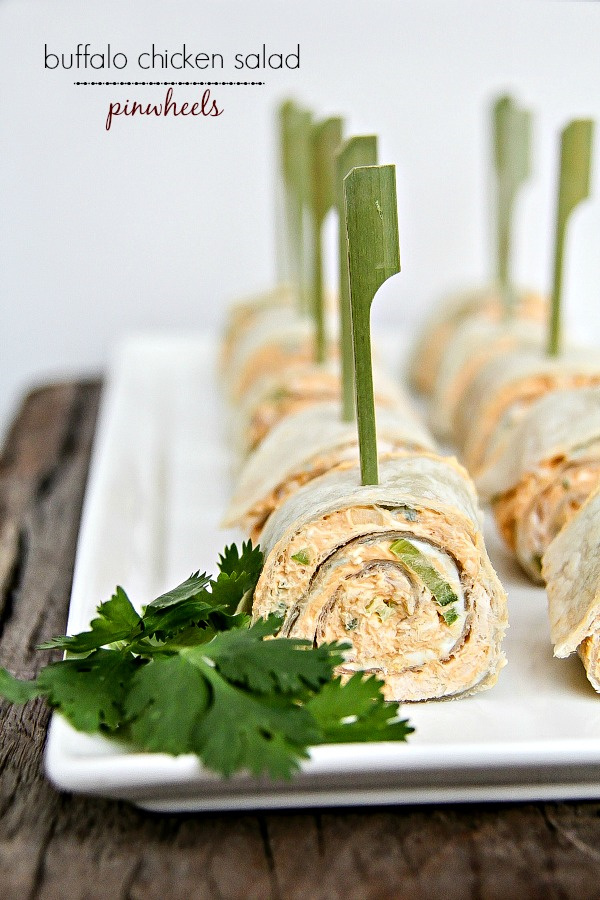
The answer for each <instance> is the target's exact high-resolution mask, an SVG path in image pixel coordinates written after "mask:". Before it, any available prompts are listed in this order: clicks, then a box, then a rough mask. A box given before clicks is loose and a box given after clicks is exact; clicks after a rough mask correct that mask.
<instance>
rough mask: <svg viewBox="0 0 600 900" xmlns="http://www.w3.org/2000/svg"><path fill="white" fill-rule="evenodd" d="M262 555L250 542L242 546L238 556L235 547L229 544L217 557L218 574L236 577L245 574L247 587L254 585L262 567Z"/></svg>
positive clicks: (257, 547) (258, 548)
mask: <svg viewBox="0 0 600 900" xmlns="http://www.w3.org/2000/svg"><path fill="white" fill-rule="evenodd" d="M263 561H264V558H263V553H262V550H261V549H260V547H259V546H258V545H257V546H256V547H253V546H252V541H247V542H246V543H244V544H242V552H241V554H240V552H239V550H238V548H237V546H236V545H235V544H231V545H230V546H229V547H225V549H224V550H223V552H222V553H221V554H220V555H219V564H218V565H219V572H221V574H223V575H238V574H240V573H241V572H245V573H246V575H247V576H248V580H249V585H248V587H250V585H251V584H256V582H257V581H258V576H259V575H260V573H261V570H262V567H263Z"/></svg>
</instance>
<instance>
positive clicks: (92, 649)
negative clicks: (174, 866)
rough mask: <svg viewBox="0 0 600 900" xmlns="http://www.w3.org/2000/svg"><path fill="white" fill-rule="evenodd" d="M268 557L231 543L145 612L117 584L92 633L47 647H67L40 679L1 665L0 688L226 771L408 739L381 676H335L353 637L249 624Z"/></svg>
mask: <svg viewBox="0 0 600 900" xmlns="http://www.w3.org/2000/svg"><path fill="white" fill-rule="evenodd" d="M262 562H263V558H262V553H261V551H260V549H259V548H258V547H253V546H252V543H251V542H248V543H247V544H243V545H242V549H241V551H239V550H238V548H237V547H236V546H235V545H232V546H230V547H227V548H225V550H224V552H223V553H222V554H221V556H220V558H219V562H218V570H219V574H218V575H217V577H216V578H215V579H212V578H211V577H210V576H208V575H206V573H204V574H200V573H199V572H196V573H194V574H192V575H191V576H190V577H189V578H188V579H186V581H184V582H183V583H182V584H180V585H178V586H177V587H176V588H174V589H173V590H171V591H168V592H167V593H165V594H162V595H161V596H160V597H157V598H156V599H155V600H153V601H152V602H151V603H149V604H148V606H146V607H145V608H144V609H143V610H142V613H141V614H139V613H138V612H137V611H136V609H135V607H134V606H133V604H132V603H131V601H130V600H129V598H128V596H127V594H126V593H125V591H124V590H123V588H121V587H118V588H117V589H116V590H115V593H114V594H113V596H112V597H111V598H110V599H109V600H107V601H106V602H105V603H101V604H100V606H99V607H98V609H97V611H96V612H97V614H96V617H95V618H94V619H93V620H92V622H91V623H90V627H89V630H88V631H83V632H80V633H79V634H75V635H71V636H66V635H63V636H61V637H56V638H53V639H52V640H51V641H48V642H46V643H44V644H42V645H41V648H43V649H49V648H50V649H61V650H65V651H67V653H68V656H67V658H66V659H63V660H61V661H59V662H53V663H50V664H49V665H47V666H46V667H45V668H43V669H42V670H41V672H40V674H39V675H38V677H37V679H36V680H35V681H31V682H28V681H21V680H19V679H17V678H15V677H14V676H12V675H10V674H9V673H8V672H7V671H6V670H5V669H2V668H0V696H3V697H4V698H6V699H7V700H9V701H10V702H12V703H16V704H19V703H26V702H27V701H28V700H31V699H33V698H34V697H44V698H45V699H46V701H47V702H48V704H49V705H50V706H51V707H52V708H53V709H56V710H57V711H59V712H60V713H61V714H62V715H63V716H65V718H66V719H68V721H69V722H70V723H71V725H73V727H74V728H76V729H78V730H79V731H84V732H88V733H101V734H104V735H107V736H109V737H113V738H118V739H120V740H123V741H126V742H127V743H128V744H129V745H130V746H131V747H133V748H135V749H137V750H141V751H147V752H158V753H167V754H171V755H173V756H177V755H179V754H182V753H194V754H196V755H197V756H198V757H199V758H200V759H201V760H202V762H203V763H204V765H206V766H207V767H208V768H210V769H212V770H214V771H216V772H218V773H220V774H222V775H224V776H230V775H232V774H233V773H235V772H238V771H248V772H251V773H252V774H254V775H257V776H259V775H264V774H267V775H269V776H270V777H272V778H289V777H290V776H291V775H292V774H293V772H294V771H296V770H297V769H298V768H299V766H300V762H301V760H302V759H306V758H307V757H308V748H309V747H310V746H311V745H314V744H323V743H340V742H352V741H381V740H385V741H388V740H394V741H403V740H405V739H406V737H407V735H408V734H410V732H412V730H413V729H412V728H411V727H410V726H409V725H408V723H407V721H406V720H402V719H400V718H399V715H398V707H397V705H394V704H390V703H386V702H385V700H384V697H383V693H382V688H383V683H382V682H381V681H378V680H377V679H376V678H373V677H364V676H363V675H362V674H361V673H357V674H356V675H354V676H353V677H352V678H350V680H349V681H347V682H345V683H343V682H342V680H341V679H340V678H339V677H335V669H336V667H337V666H339V665H340V664H341V663H342V662H343V659H344V651H345V650H346V649H348V647H349V645H348V644H339V643H331V644H322V645H320V646H319V647H313V646H312V644H311V643H310V642H308V641H304V640H298V639H291V638H278V639H277V640H271V639H270V638H272V637H274V636H275V635H276V633H277V631H278V630H279V628H280V627H281V619H280V618H279V617H277V616H275V615H272V616H269V618H268V619H260V620H258V621H256V622H254V623H253V624H252V623H251V620H250V615H249V611H250V609H251V605H252V596H253V593H254V588H255V586H256V583H257V581H258V577H259V575H260V571H261V568H262Z"/></svg>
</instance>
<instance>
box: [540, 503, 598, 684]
mask: <svg viewBox="0 0 600 900" xmlns="http://www.w3.org/2000/svg"><path fill="white" fill-rule="evenodd" d="M599 550H600V489H598V490H596V491H595V492H594V493H593V494H592V495H591V496H590V497H588V499H587V501H586V502H585V503H584V505H583V506H582V507H581V509H580V510H579V512H578V513H577V514H576V515H575V516H574V517H573V518H572V519H571V521H570V522H569V523H568V524H567V525H566V526H565V527H564V528H563V529H562V531H561V532H560V533H559V534H558V535H557V536H556V537H555V539H554V540H553V541H552V543H551V544H550V546H549V547H548V549H547V551H546V553H545V554H544V558H543V561H542V574H543V576H544V579H545V581H546V590H547V593H548V616H549V619H550V637H551V640H552V643H553V645H554V655H555V656H558V657H561V658H563V657H566V656H570V655H571V653H574V652H576V651H577V652H578V653H579V656H580V657H581V660H582V662H583V665H584V666H585V670H586V673H587V676H588V679H589V681H590V682H591V684H592V685H593V686H594V689H595V690H596V691H600V553H599Z"/></svg>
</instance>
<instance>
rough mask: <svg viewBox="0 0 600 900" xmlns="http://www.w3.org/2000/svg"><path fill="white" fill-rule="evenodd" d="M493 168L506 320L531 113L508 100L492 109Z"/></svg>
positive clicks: (510, 309)
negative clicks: (516, 211) (515, 215)
mask: <svg viewBox="0 0 600 900" xmlns="http://www.w3.org/2000/svg"><path fill="white" fill-rule="evenodd" d="M493 119H494V160H495V169H496V189H497V191H496V197H497V201H496V232H497V234H496V239H497V266H498V273H497V274H498V282H499V285H500V290H501V292H502V298H503V302H504V313H505V317H506V318H510V317H512V316H513V315H514V309H515V292H514V287H513V284H512V280H511V277H510V256H511V249H512V230H513V228H512V226H513V211H514V204H515V200H516V197H517V194H518V192H519V189H520V188H521V186H522V185H523V183H524V182H525V181H526V180H527V179H528V178H529V175H530V173H531V119H532V117H531V113H530V112H529V110H526V109H522V108H521V107H519V106H517V105H516V104H515V103H514V102H513V100H512V98H511V97H509V96H503V97H499V98H498V100H496V102H495V104H494V108H493Z"/></svg>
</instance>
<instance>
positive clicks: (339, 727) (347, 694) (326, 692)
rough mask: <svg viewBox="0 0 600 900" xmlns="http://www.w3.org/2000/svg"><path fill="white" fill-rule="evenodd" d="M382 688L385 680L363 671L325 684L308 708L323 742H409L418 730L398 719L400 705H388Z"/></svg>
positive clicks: (308, 703) (311, 700) (404, 720)
mask: <svg viewBox="0 0 600 900" xmlns="http://www.w3.org/2000/svg"><path fill="white" fill-rule="evenodd" d="M382 689H383V682H382V681H380V680H379V679H378V678H375V677H374V676H369V677H366V678H365V676H364V674H363V673H362V672H356V674H355V675H353V676H352V677H351V678H350V679H349V680H348V681H347V682H346V683H345V684H344V683H342V680H341V679H340V678H335V679H334V680H333V681H330V682H328V683H327V684H326V685H324V686H323V688H322V689H321V691H320V692H319V693H318V694H316V695H315V696H314V697H311V698H310V700H308V702H307V703H306V706H305V708H306V709H307V710H308V712H310V713H311V715H312V716H314V718H315V720H316V722H317V724H318V726H319V728H320V729H321V734H322V736H321V741H320V743H324V744H338V743H356V742H358V741H404V740H406V737H407V735H408V734H410V733H411V732H412V731H414V729H413V728H411V727H410V726H409V725H408V722H407V720H406V719H403V720H399V719H398V710H399V707H398V705H397V704H394V703H387V702H386V701H385V699H384V696H383V690H382Z"/></svg>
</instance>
